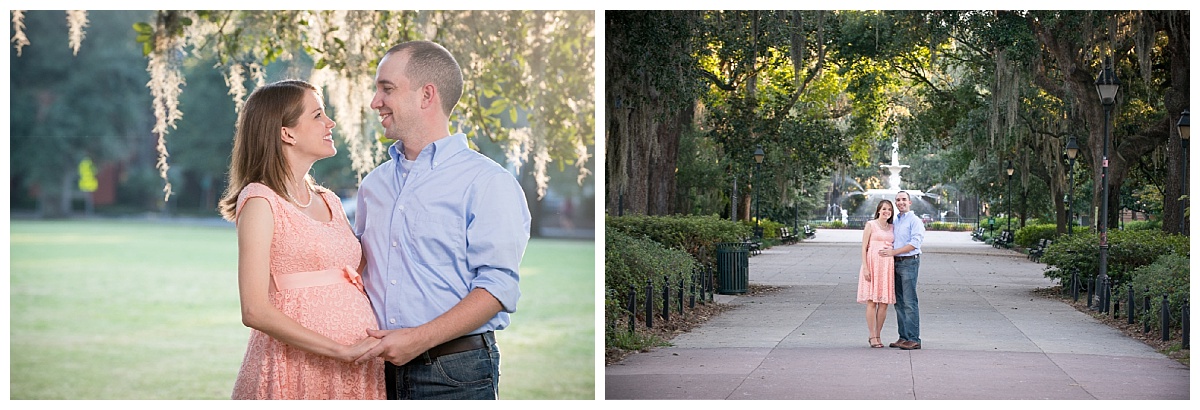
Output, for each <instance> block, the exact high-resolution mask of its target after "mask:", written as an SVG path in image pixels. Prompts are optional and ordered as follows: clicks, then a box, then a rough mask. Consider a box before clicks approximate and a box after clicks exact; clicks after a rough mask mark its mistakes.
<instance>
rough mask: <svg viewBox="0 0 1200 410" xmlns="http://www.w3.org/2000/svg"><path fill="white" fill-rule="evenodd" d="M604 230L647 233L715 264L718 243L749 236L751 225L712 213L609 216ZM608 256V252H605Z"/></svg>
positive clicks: (648, 235) (637, 234) (705, 263)
mask: <svg viewBox="0 0 1200 410" xmlns="http://www.w3.org/2000/svg"><path fill="white" fill-rule="evenodd" d="M604 229H605V232H606V233H607V232H621V233H624V234H626V235H629V236H632V237H635V238H639V237H646V238H649V239H650V240H653V241H655V242H658V243H659V244H662V246H663V247H666V248H670V249H678V250H681V251H684V252H687V253H688V254H690V255H691V256H692V258H694V259H695V260H697V261H699V262H700V263H701V264H704V265H712V264H713V262H714V258H715V257H716V256H715V255H716V244H717V243H719V242H738V241H741V239H742V238H744V237H747V236H750V235H751V234H752V233H753V229H752V228H751V227H750V226H747V225H744V224H740V223H737V222H733V221H728V220H724V219H721V218H718V217H717V216H716V215H709V216H648V215H628V216H619V217H618V216H606V217H605V221H604ZM605 257H606V258H607V257H608V254H605Z"/></svg>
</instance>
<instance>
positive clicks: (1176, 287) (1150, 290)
mask: <svg viewBox="0 0 1200 410" xmlns="http://www.w3.org/2000/svg"><path fill="white" fill-rule="evenodd" d="M1189 265H1190V261H1189V258H1188V256H1187V255H1178V254H1166V255H1161V256H1159V257H1158V258H1157V259H1155V260H1154V263H1151V264H1149V265H1146V266H1143V267H1140V268H1138V269H1136V270H1134V271H1133V274H1132V275H1131V276H1132V277H1133V282H1132V284H1133V292H1134V302H1135V303H1136V305H1137V306H1138V307H1139V309H1140V307H1141V306H1142V304H1143V303H1144V300H1143V299H1142V297H1143V296H1145V295H1149V296H1150V310H1149V311H1141V312H1138V320H1139V321H1140V322H1142V323H1150V324H1151V327H1152V328H1154V329H1162V323H1161V322H1162V295H1164V294H1165V295H1167V303H1168V305H1169V309H1170V311H1171V315H1170V324H1169V326H1171V327H1179V326H1180V324H1181V320H1180V319H1181V318H1180V314H1179V312H1180V311H1181V308H1182V306H1183V303H1184V302H1185V301H1187V300H1188V298H1189V290H1190V285H1191V277H1190V274H1189V269H1190V268H1189ZM1114 290H1115V292H1114V298H1116V300H1121V301H1124V300H1127V298H1128V293H1127V292H1129V288H1128V287H1125V286H1121V287H1117V288H1116V289H1114Z"/></svg>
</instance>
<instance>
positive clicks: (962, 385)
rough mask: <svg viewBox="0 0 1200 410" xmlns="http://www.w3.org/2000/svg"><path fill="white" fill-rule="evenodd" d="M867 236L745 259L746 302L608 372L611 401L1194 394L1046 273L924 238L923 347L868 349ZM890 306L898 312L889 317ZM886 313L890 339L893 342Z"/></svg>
mask: <svg viewBox="0 0 1200 410" xmlns="http://www.w3.org/2000/svg"><path fill="white" fill-rule="evenodd" d="M861 239H862V231H856V230H819V231H818V233H817V236H816V237H815V238H814V239H810V240H806V241H804V242H801V243H799V244H794V245H787V246H776V247H773V248H771V249H767V250H764V251H763V252H762V254H760V255H757V256H753V257H751V258H750V282H751V283H754V284H762V285H773V286H783V287H784V288H783V289H781V290H778V291H774V292H771V293H767V294H763V295H758V296H723V295H718V301H719V302H722V303H729V304H732V305H735V306H737V308H736V309H733V310H730V311H727V312H724V313H721V314H720V315H718V316H717V317H715V318H713V319H712V320H710V321H709V322H707V323H705V324H703V325H701V326H700V327H698V328H696V329H693V330H692V331H691V332H689V333H685V334H682V335H679V336H678V337H676V338H675V339H674V340H673V341H672V344H673V346H671V347H665V348H658V349H655V350H653V351H651V352H648V353H639V354H635V355H632V356H630V357H628V358H626V359H625V360H623V361H622V362H620V363H617V364H614V365H610V366H606V368H605V378H604V399H608V400H614V399H708V400H720V399H784V400H790V399H859V400H871V399H887V400H897V399H899V400H903V399H908V400H911V399H965V400H970V399H1028V400H1040V399H1084V400H1086V399H1103V400H1109V399H1152V400H1165V399H1184V400H1186V399H1189V398H1190V376H1189V369H1188V367H1187V366H1184V365H1182V364H1180V363H1178V362H1176V361H1174V360H1172V359H1170V358H1168V357H1166V356H1163V355H1161V354H1159V353H1157V352H1155V351H1154V350H1153V349H1151V348H1150V347H1148V346H1146V345H1145V344H1143V343H1142V342H1140V341H1137V340H1133V339H1130V338H1128V337H1126V336H1124V335H1123V334H1121V333H1120V332H1119V331H1117V330H1115V329H1112V328H1110V327H1108V326H1106V325H1104V324H1102V323H1100V322H1098V321H1096V320H1095V319H1093V318H1091V317H1090V316H1088V315H1086V314H1084V313H1080V312H1078V311H1076V310H1075V309H1074V308H1072V307H1071V306H1069V305H1067V304H1065V303H1062V302H1060V301H1057V300H1053V299H1047V298H1044V297H1040V296H1037V295H1035V294H1033V291H1034V290H1035V289H1037V288H1046V287H1050V286H1052V283H1051V281H1050V280H1049V279H1046V278H1045V277H1044V276H1043V275H1042V271H1043V268H1044V266H1045V265H1042V264H1038V263H1033V262H1029V261H1028V260H1027V259H1026V258H1025V257H1024V256H1023V255H1021V254H1018V253H1016V252H1013V251H1009V250H998V249H994V248H992V247H991V246H990V245H986V244H983V243H981V242H974V241H972V240H971V238H970V233H969V232H934V231H930V232H927V236H926V239H925V244H924V246H923V252H924V254H923V255H922V258H921V268H920V276H919V279H918V287H917V294H918V296H919V300H920V308H921V341H922V349H921V350H911V351H904V350H900V349H891V348H883V349H872V348H870V347H869V346H868V343H867V335H868V332H867V326H866V308H865V305H862V304H859V303H857V302H856V301H855V295H856V292H857V283H858V282H857V281H858V271H859V265H860V263H861V262H860V259H859V257H858V252H859V246H860V243H861V242H860V241H861ZM889 310H890V309H889ZM895 320H896V317H895V313H894V311H889V314H888V319H887V322H886V323H885V324H884V327H883V343H884V344H887V343H889V342H892V341H895V340H896V338H897V333H896V322H895Z"/></svg>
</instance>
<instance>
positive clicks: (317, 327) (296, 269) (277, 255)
mask: <svg viewBox="0 0 1200 410" xmlns="http://www.w3.org/2000/svg"><path fill="white" fill-rule="evenodd" d="M251 197H261V198H265V199H266V200H267V202H269V203H270V204H271V213H272V214H273V217H274V220H275V233H274V236H273V237H272V239H271V283H272V286H271V288H272V293H271V295H270V300H271V304H273V305H274V306H275V307H276V308H277V309H279V310H280V311H281V312H283V314H285V315H287V316H288V317H291V318H292V319H295V320H296V322H298V323H300V325H302V326H304V327H306V328H309V329H312V330H313V331H316V332H317V333H320V334H322V335H325V336H326V337H328V338H330V339H333V340H335V341H337V342H338V343H341V344H345V345H349V344H353V343H355V342H358V341H359V340H362V338H364V337H366V336H367V333H366V330H367V329H378V328H379V327H378V325H377V324H376V321H375V314H374V311H372V310H371V302H370V300H368V299H367V295H366V293H364V292H363V290H362V280H361V279H360V278H359V277H358V273H357V272H356V267H357V266H358V263H359V261H360V259H361V257H362V248H361V246H360V245H359V243H358V240H357V239H356V238H355V237H354V234H353V233H352V232H351V231H350V226H349V224H348V223H347V221H346V218H345V215H346V213H345V211H343V210H342V203H341V201H340V200H339V199H338V197H337V195H336V194H334V193H333V192H329V191H325V192H324V193H322V194H320V195H319V196H318V198H319V199H320V200H324V201H325V202H326V203H327V204H329V208H330V210H331V211H332V212H333V218H332V219H331V220H330V221H329V222H321V221H317V220H315V219H312V218H310V217H309V216H308V215H306V214H304V213H303V212H301V210H300V209H299V208H297V207H296V206H295V205H293V204H292V203H290V202H288V201H287V200H285V199H283V198H282V197H280V196H279V195H278V194H276V193H275V191H272V190H271V189H270V188H268V187H267V186H266V185H263V184H259V183H252V184H249V185H247V186H246V187H245V188H244V189H242V192H241V194H240V195H239V196H238V203H237V211H238V212H239V213H240V212H241V209H242V205H244V204H245V203H246V200H247V199H249V198H251ZM314 204H315V202H314ZM383 364H384V362H383V359H378V358H377V359H375V360H372V361H370V362H367V363H365V364H363V365H355V364H354V363H347V362H342V361H340V360H337V359H334V358H331V357H326V356H321V355H317V354H312V353H308V352H305V351H302V350H300V349H296V348H294V347H291V346H288V345H286V344H284V343H282V342H280V341H278V340H275V339H274V338H272V337H270V336H268V335H267V334H266V333H263V332H261V331H258V330H256V329H251V330H250V342H249V345H248V347H247V348H246V356H245V357H244V358H243V359H242V368H241V370H239V371H238V376H237V381H236V382H235V383H234V387H233V398H234V399H283V400H300V399H329V400H351V399H386V398H387V397H386V393H385V390H384V371H383Z"/></svg>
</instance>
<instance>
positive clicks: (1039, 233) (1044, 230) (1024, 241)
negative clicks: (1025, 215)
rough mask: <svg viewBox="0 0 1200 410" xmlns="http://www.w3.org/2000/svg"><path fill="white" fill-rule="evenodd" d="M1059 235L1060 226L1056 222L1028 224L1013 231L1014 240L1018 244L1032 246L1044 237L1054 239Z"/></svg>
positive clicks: (1023, 246) (1026, 246) (1024, 246)
mask: <svg viewBox="0 0 1200 410" xmlns="http://www.w3.org/2000/svg"><path fill="white" fill-rule="evenodd" d="M1057 236H1058V226H1057V225H1055V224H1039V225H1026V226H1025V227H1024V228H1021V229H1018V230H1017V232H1016V233H1013V241H1014V242H1016V243H1017V246H1020V247H1022V248H1030V247H1033V246H1034V245H1037V243H1038V241H1040V240H1042V239H1050V240H1054V239H1055V238H1056V237H1057Z"/></svg>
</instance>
